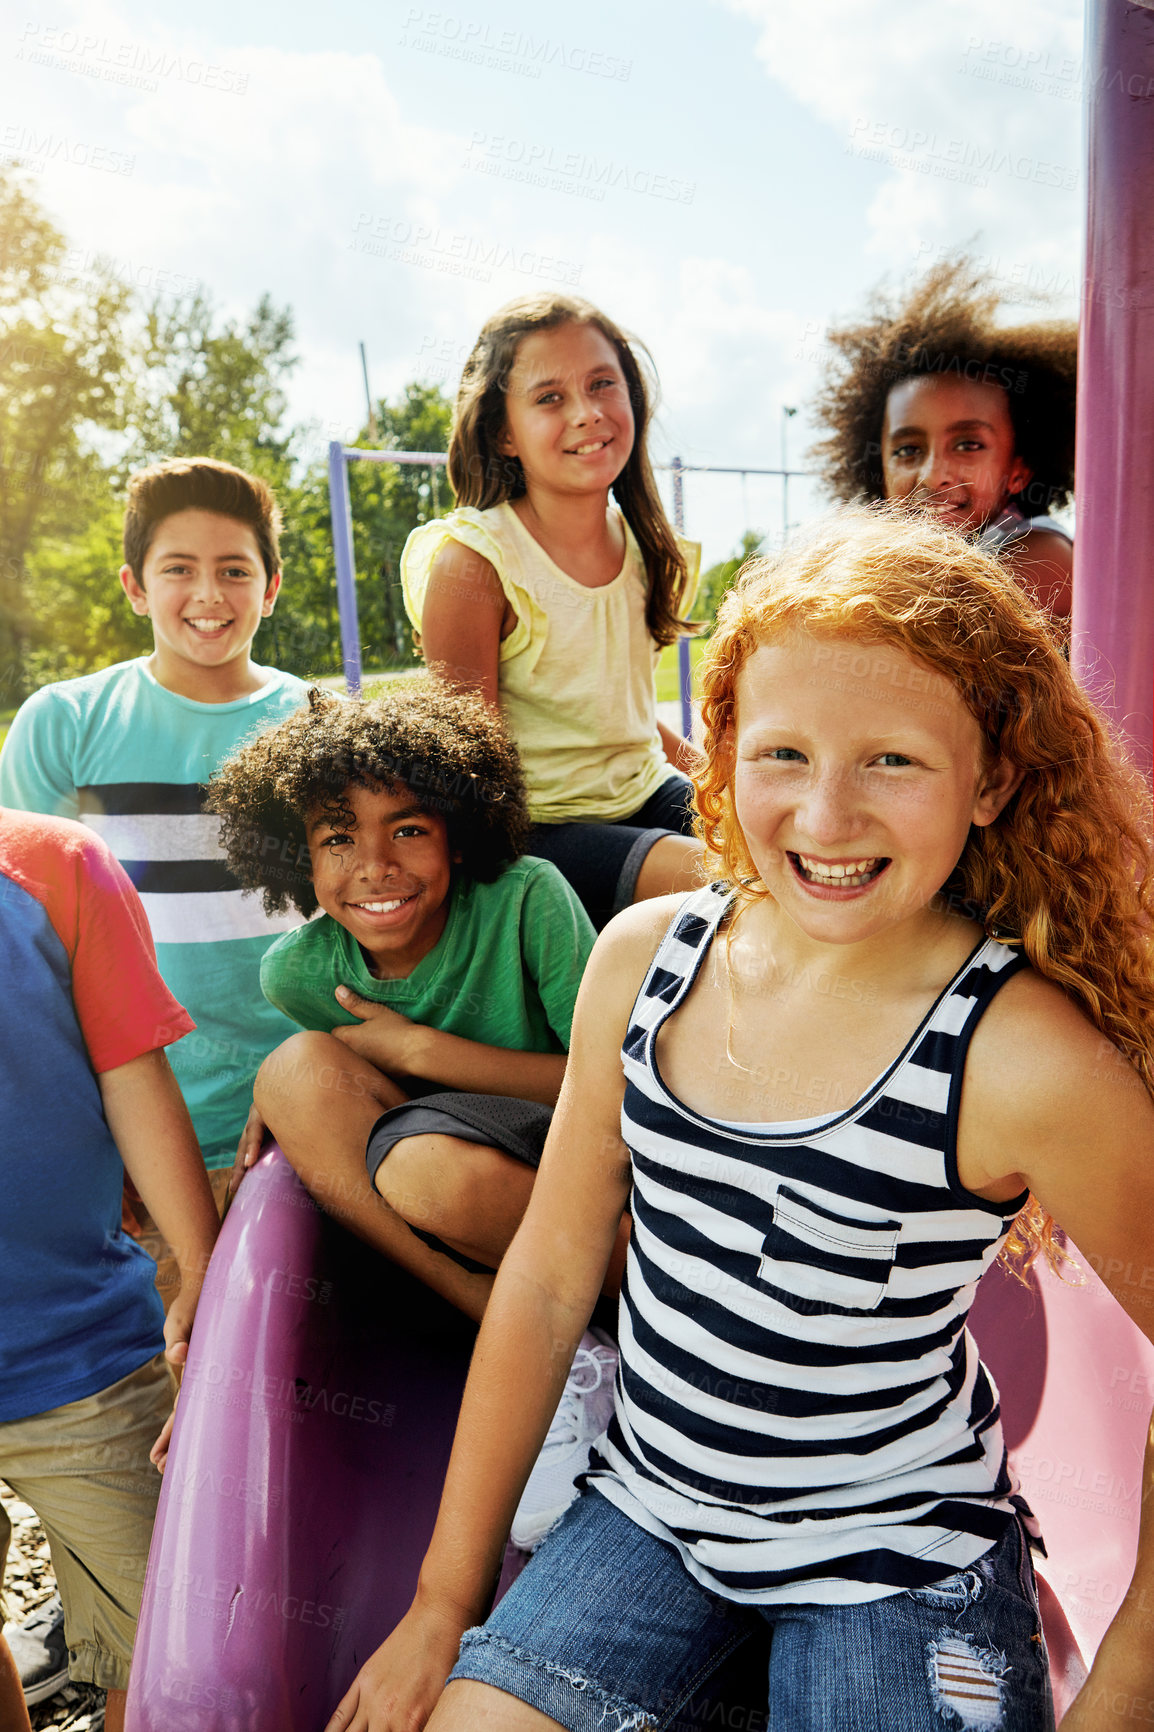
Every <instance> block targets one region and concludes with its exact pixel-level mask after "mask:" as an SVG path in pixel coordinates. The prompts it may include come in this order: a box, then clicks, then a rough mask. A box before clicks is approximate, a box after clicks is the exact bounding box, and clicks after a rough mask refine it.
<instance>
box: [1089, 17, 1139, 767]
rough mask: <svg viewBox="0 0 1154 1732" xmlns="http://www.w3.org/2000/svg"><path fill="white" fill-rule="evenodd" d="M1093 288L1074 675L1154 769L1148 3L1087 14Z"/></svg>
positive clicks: (1091, 270)
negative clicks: (1152, 763)
mask: <svg viewBox="0 0 1154 1732" xmlns="http://www.w3.org/2000/svg"><path fill="white" fill-rule="evenodd" d="M1084 68H1085V70H1084V77H1085V91H1086V97H1085V101H1086V129H1085V131H1086V143H1087V176H1086V182H1087V184H1086V274H1085V280H1084V283H1083V287H1082V322H1081V329H1080V333H1079V353H1078V471H1077V494H1076V498H1077V518H1078V521H1077V532H1076V535H1075V540H1074V620H1073V643H1072V657H1071V659H1072V663H1073V667H1074V671H1075V673H1076V674H1077V675H1078V678H1079V679H1080V680H1081V682H1082V683H1083V684H1084V685H1085V686H1086V687H1087V688H1088V689H1089V690H1091V691H1092V692H1093V694H1094V696H1095V697H1097V698H1098V699H1099V701H1101V702H1104V703H1105V704H1106V705H1107V706H1108V707H1109V708H1110V709H1112V711H1113V714H1114V719H1115V721H1116V722H1117V723H1118V724H1119V726H1120V727H1122V728H1123V729H1124V730H1125V732H1126V734H1127V735H1128V737H1129V741H1130V744H1131V746H1132V748H1133V752H1134V758H1135V762H1136V763H1137V764H1138V766H1139V768H1140V769H1142V770H1143V771H1144V772H1145V773H1146V774H1149V773H1150V769H1151V759H1152V755H1154V716H1152V705H1151V689H1150V681H1151V671H1152V669H1154V582H1152V581H1151V558H1152V553H1151V550H1152V549H1154V445H1152V443H1151V438H1150V429H1151V427H1152V426H1154V346H1152V345H1151V343H1150V322H1151V319H1152V318H1154V223H1152V222H1151V220H1150V189H1151V187H1152V186H1154V0H1142V3H1141V4H1138V5H1132V4H1130V3H1129V0H1090V4H1089V5H1088V6H1087V8H1086V54H1085V61H1084Z"/></svg>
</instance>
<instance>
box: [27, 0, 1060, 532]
mask: <svg viewBox="0 0 1154 1732" xmlns="http://www.w3.org/2000/svg"><path fill="white" fill-rule="evenodd" d="M6 16H7V20H8V22H6V24H5V26H4V29H3V34H2V35H0V160H3V161H6V162H11V161H14V160H19V161H22V162H23V163H24V164H25V165H26V166H27V168H28V169H29V171H30V172H31V174H32V175H33V177H34V181H35V185H36V187H37V189H38V192H39V196H40V198H41V199H42V202H43V203H44V204H45V206H46V207H47V209H48V210H49V212H50V213H51V215H52V216H53V217H54V219H55V220H56V222H57V223H58V225H59V226H60V228H61V229H62V230H63V231H64V233H65V234H66V236H67V237H68V240H69V243H70V245H71V247H72V248H73V249H74V252H73V254H72V262H73V264H74V265H75V266H76V267H78V268H79V269H80V270H81V271H83V270H84V269H85V268H86V267H87V265H88V264H89V263H90V261H91V259H92V257H93V256H94V255H96V254H98V253H103V254H106V255H108V256H109V257H110V258H111V260H112V261H113V263H114V267H115V268H116V269H117V271H118V272H119V273H120V274H121V275H123V276H125V277H126V278H127V279H129V280H131V281H133V282H136V283H137V284H138V285H139V286H140V287H141V288H142V289H144V290H146V291H149V292H156V293H161V294H165V295H170V294H171V295H176V294H180V293H182V292H187V291H188V290H189V289H190V288H192V287H194V286H203V287H204V288H205V289H206V290H207V291H208V292H209V293H210V294H211V295H212V296H213V297H214V298H215V300H216V301H217V302H218V303H219V305H220V307H221V309H222V312H223V313H225V314H228V315H231V316H243V315H244V314H245V313H246V312H247V311H248V310H249V309H251V308H252V306H253V305H254V304H255V302H256V301H257V299H258V298H259V296H261V295H262V294H264V293H269V294H271V295H272V297H273V298H274V300H275V301H276V302H277V303H278V304H287V305H288V306H289V307H291V309H292V311H293V314H294V318H295V322H296V333H297V352H298V354H299V357H300V364H299V366H298V367H297V369H296V371H295V373H294V375H293V378H292V384H291V390H290V399H291V416H292V419H293V420H294V421H296V422H299V423H307V424H308V426H309V428H310V434H309V446H310V449H312V448H313V447H314V446H315V449H316V451H317V452H318V453H319V452H320V451H321V450H323V448H324V445H325V443H326V442H327V440H329V439H330V438H334V437H335V438H344V439H347V438H351V437H352V436H353V435H354V434H355V432H356V430H357V428H358V427H359V426H360V425H362V424H363V422H364V419H365V406H364V405H365V398H364V385H363V381H362V374H361V363H360V355H359V350H358V344H359V343H361V342H363V343H364V344H365V347H366V353H367V357H368V365H369V376H370V382H371V386H372V390H373V393H374V395H375V396H382V395H386V396H387V395H393V394H395V393H396V392H398V391H399V390H400V388H401V387H402V386H403V385H404V384H405V383H406V382H408V381H409V380H413V379H420V380H425V381H429V382H432V381H435V382H437V383H439V384H440V385H441V386H442V387H443V388H444V389H445V391H446V392H447V393H448V394H449V395H450V396H451V395H452V394H453V392H454V390H455V388H456V383H457V379H458V377H459V373H460V368H461V364H462V362H463V360H464V358H465V356H466V354H467V353H468V350H469V348H470V347H471V345H472V342H473V340H474V338H475V337H476V334H477V331H478V330H479V328H480V326H481V324H482V323H483V321H484V320H485V318H486V317H487V316H488V315H489V314H490V313H491V312H492V311H494V310H495V309H496V307H498V306H499V305H500V304H501V303H502V302H503V301H505V300H508V299H510V298H511V297H513V296H514V295H517V294H521V293H524V292H527V291H529V290H532V289H537V288H542V287H556V288H558V289H560V290H562V291H568V292H570V293H576V294H580V295H582V296H585V297H586V298H588V299H590V300H592V301H594V302H596V303H597V304H598V305H600V306H603V307H604V308H605V310H606V311H607V312H608V313H609V314H610V315H611V316H612V317H613V318H614V319H616V320H617V322H618V323H619V324H621V325H623V326H625V327H626V328H627V329H629V330H630V331H632V332H634V333H635V334H636V335H637V336H639V337H640V338H641V339H642V340H643V341H644V343H645V344H646V346H647V347H648V349H649V350H650V352H651V354H652V356H653V359H654V362H655V364H656V367H657V371H658V374H659V376H660V381H661V406H660V410H659V414H658V418H657V423H656V426H655V430H654V434H653V439H652V446H651V454H652V455H653V457H654V459H655V461H658V462H661V461H668V459H669V458H670V457H671V456H673V455H674V454H677V455H678V456H680V458H681V459H682V461H683V462H684V463H685V464H687V465H693V464H697V465H717V466H729V467H740V466H741V465H743V464H745V465H748V466H749V467H750V468H751V469H757V468H777V467H780V466H781V463H782V440H783V432H784V433H785V435H786V438H787V452H786V454H787V457H788V460H789V463H790V466H791V467H804V465H805V451H806V448H807V446H808V444H809V442H810V440H811V438H812V437H813V427H812V423H810V422H809V421H808V419H807V405H808V404H809V403H810V402H811V401H812V399H813V396H814V394H815V392H816V390H817V388H818V386H819V383H820V380H821V376H822V368H823V365H824V364H825V359H826V354H827V351H826V348H825V344H824V333H825V331H826V329H827V327H828V325H829V323H830V322H831V321H835V322H836V321H838V320H840V319H844V318H846V317H847V316H852V315H853V314H854V313H855V312H857V311H858V310H860V309H861V308H862V306H863V305H864V303H865V301H866V299H867V297H868V295H869V293H870V292H871V290H872V289H874V288H875V287H877V286H878V285H881V284H884V285H886V286H888V287H891V288H892V287H895V286H898V285H900V284H902V283H904V282H908V281H910V280H911V279H912V278H913V277H914V276H916V275H917V274H918V273H919V272H920V271H922V270H924V269H925V268H926V267H927V265H929V264H930V263H932V262H933V261H934V260H936V259H937V258H940V257H941V256H942V254H943V253H944V252H946V251H948V250H950V249H953V248H957V247H959V246H968V247H969V249H970V250H971V251H972V252H973V253H974V254H976V255H977V256H978V257H979V258H980V259H982V260H983V261H985V263H986V264H987V266H988V268H989V270H990V271H991V272H992V273H993V275H994V276H995V277H996V279H997V280H998V282H999V285H1000V286H1001V288H1002V289H1003V292H1004V295H1005V301H1006V317H1007V318H1010V319H1015V320H1016V319H1024V318H1028V317H1030V316H1034V315H1037V314H1039V313H1041V314H1042V315H1043V316H1069V315H1074V314H1076V312H1077V300H1078V282H1079V272H1080V262H1081V245H1082V221H1083V199H1084V194H1083V182H1084V172H1083V162H1082V143H1081V55H1082V7H1081V5H1080V4H1077V3H1075V0H936V3H935V4H934V5H927V4H926V0H886V4H884V5H883V4H881V3H880V0H816V3H815V0H661V3H660V4H658V3H652V0H624V3H623V0H615V3H612V4H611V3H610V0H587V3H586V4H585V5H583V6H582V7H581V8H579V9H578V8H570V7H561V6H559V5H556V4H554V5H542V4H541V0H492V3H491V4H490V3H487V0H459V5H458V8H457V9H456V10H453V9H450V8H447V7H444V6H437V7H432V6H426V5H423V4H420V3H417V0H415V3H413V4H408V3H405V4H393V3H391V0H384V3H383V4H382V3H381V0H339V4H329V5H327V6H326V5H323V4H318V3H317V0H310V3H309V4H307V5H306V4H303V3H302V0H275V3H273V0H227V3H226V0H198V4H197V5H196V7H195V8H185V7H180V8H179V9H178V8H177V7H176V6H174V5H173V4H172V0H149V4H144V3H143V0H17V3H16V4H14V5H13V6H11V7H9V8H8V9H7V14H6ZM787 407H788V408H793V409H796V410H797V414H796V415H795V416H793V417H787V416H786V415H785V414H784V410H785V409H786V408H787ZM823 504H824V499H823V496H822V494H821V492H820V490H819V488H818V487H817V485H816V483H814V482H812V481H810V480H807V479H798V480H795V481H793V482H791V484H790V489H789V498H788V508H789V518H790V521H791V522H798V521H802V520H804V519H806V518H807V517H809V516H812V515H814V514H815V513H817V512H818V511H820V510H821V509H822V507H823ZM685 522H686V531H687V533H688V534H690V535H691V536H694V537H696V538H697V539H699V540H700V541H702V543H703V546H704V552H705V557H706V560H707V561H712V560H714V559H719V558H724V557H726V556H727V555H729V554H730V553H731V552H733V551H735V550H736V548H737V545H738V543H739V542H740V540H741V536H742V534H743V532H744V531H745V530H746V529H756V530H758V531H761V532H762V533H764V534H765V535H766V536H767V537H769V538H770V539H771V540H772V539H773V538H775V537H777V536H779V535H780V533H781V529H782V523H783V500H782V488H781V483H780V481H779V480H777V479H776V478H768V477H757V476H754V475H749V476H748V477H747V478H746V479H745V480H744V481H742V480H741V479H740V478H739V477H738V476H722V475H694V474H690V475H688V476H687V478H686V481H685Z"/></svg>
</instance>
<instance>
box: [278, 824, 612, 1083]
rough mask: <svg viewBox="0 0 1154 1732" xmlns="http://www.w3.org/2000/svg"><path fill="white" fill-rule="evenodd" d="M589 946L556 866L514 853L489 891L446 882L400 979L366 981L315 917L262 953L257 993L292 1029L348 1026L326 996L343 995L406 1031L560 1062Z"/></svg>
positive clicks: (341, 939) (342, 934) (347, 936)
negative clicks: (428, 928)
mask: <svg viewBox="0 0 1154 1732" xmlns="http://www.w3.org/2000/svg"><path fill="white" fill-rule="evenodd" d="M594 936H595V935H594V932H593V928H592V926H591V925H590V923H589V918H588V916H587V915H586V913H585V910H584V909H583V908H582V906H581V904H580V902H578V900H577V897H576V896H575V894H574V893H573V891H572V890H571V889H570V888H569V886H568V884H567V883H566V882H565V880H564V879H563V878H562V876H561V874H560V873H559V872H558V871H557V869H556V867H555V866H553V865H552V864H551V863H550V862H549V861H548V860H538V859H535V858H534V857H533V856H531V855H526V856H524V857H523V858H522V859H520V860H514V861H513V862H512V863H511V864H510V865H508V866H506V867H505V869H504V871H503V872H502V873H501V875H500V877H499V878H497V879H496V880H495V881H494V882H493V883H492V884H480V883H477V882H476V881H475V880H472V879H459V880H458V881H457V882H456V884H455V885H454V886H453V889H452V890H451V891H450V901H449V917H448V919H447V921H446V922H445V930H444V931H443V932H442V934H441V936H440V938H439V939H438V940H437V943H436V944H435V945H434V947H433V949H432V950H430V952H429V954H428V955H427V956H423V957H422V958H421V960H420V962H418V964H417V966H416V967H415V968H414V970H413V972H412V973H411V974H410V975H408V976H406V978H405V979H404V980H377V979H376V978H375V977H374V976H373V975H371V974H370V973H369V970H368V966H367V964H366V962H365V959H364V956H363V954H362V952H361V948H360V945H359V944H358V943H357V941H356V939H355V938H354V937H353V936H352V934H351V933H350V932H347V931H346V930H345V928H344V927H343V926H341V925H339V924H338V923H337V921H335V920H333V919H332V917H331V916H330V915H328V914H324V915H321V916H320V918H319V919H316V920H310V921H309V923H308V925H307V926H300V927H298V928H297V929H296V931H295V932H286V933H285V934H284V936H283V938H278V939H277V941H276V943H275V944H272V945H270V946H269V948H268V950H267V951H266V952H265V957H264V961H263V962H262V963H261V970H260V983H261V986H262V987H263V989H264V993H265V996H266V998H267V999H268V1000H269V1002H270V1003H271V1004H274V1005H275V1006H276V1007H277V1009H278V1010H282V1011H284V1013H285V1015H286V1016H291V1017H292V1018H293V1020H294V1021H295V1022H299V1023H300V1024H301V1026H302V1027H303V1028H311V1029H323V1030H328V1029H332V1028H337V1027H338V1026H340V1025H341V1024H348V1023H355V1022H356V1021H357V1020H358V1018H357V1017H355V1016H353V1015H351V1014H350V1013H349V1012H348V1011H347V1010H344V1009H343V1008H342V1007H341V1005H340V1003H339V1002H338V1000H337V999H336V998H334V996H333V994H334V991H335V989H336V988H337V987H338V986H342V985H343V986H351V987H352V988H353V990H354V992H359V993H361V994H362V996H363V997H365V998H371V999H373V1000H374V1002H376V1003H377V1004H387V1005H388V1006H389V1007H390V1008H391V1009H392V1010H397V1011H400V1013H401V1014H402V1016H407V1017H409V1018H410V1020H411V1021H413V1022H419V1023H423V1024H425V1025H426V1026H427V1027H431V1028H439V1029H442V1030H444V1031H445V1032H446V1033H448V1034H459V1035H463V1036H464V1037H465V1038H466V1039H467V1040H476V1041H481V1042H482V1043H483V1044H485V1045H486V1046H503V1047H509V1048H511V1049H512V1050H513V1051H514V1052H567V1051H568V1050H569V1033H570V1029H571V1026H572V1022H573V1004H574V1001H575V999H576V997H577V988H578V986H579V985H580V982H581V975H582V973H583V971H584V968H585V963H586V961H587V960H588V957H589V952H590V951H591V950H592V948H593V939H594Z"/></svg>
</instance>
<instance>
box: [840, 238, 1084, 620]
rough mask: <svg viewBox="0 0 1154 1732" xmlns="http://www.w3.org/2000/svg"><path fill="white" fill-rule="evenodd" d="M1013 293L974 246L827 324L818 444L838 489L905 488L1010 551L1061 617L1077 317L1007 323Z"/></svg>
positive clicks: (1064, 615) (1065, 594)
mask: <svg viewBox="0 0 1154 1732" xmlns="http://www.w3.org/2000/svg"><path fill="white" fill-rule="evenodd" d="M999 302H1000V296H999V294H998V291H997V289H996V288H995V287H994V286H993V285H992V284H991V282H990V281H989V280H988V278H987V277H986V276H985V275H984V274H983V273H982V271H981V270H980V269H979V268H978V267H977V266H976V265H975V264H974V263H973V261H972V260H970V259H968V258H964V257H962V258H954V259H947V260H945V261H943V262H942V263H941V264H938V265H935V266H934V267H933V268H932V269H931V270H929V271H927V273H926V275H925V276H924V277H923V278H922V280H921V281H920V282H919V283H918V284H916V285H915V287H914V288H913V289H912V290H911V291H910V292H909V293H908V294H907V295H906V296H905V297H904V298H902V299H898V298H889V299H887V298H886V297H884V296H882V295H880V294H879V295H877V296H875V298H874V300H873V303H872V304H871V306H870V309H869V312H868V314H867V316H866V317H865V318H864V319H861V320H857V321H855V322H853V323H850V324H845V325H841V326H835V327H833V328H832V329H831V330H830V331H828V332H827V335H826V340H827V342H828V344H829V347H830V350H831V359H830V362H829V367H828V370H827V376H826V381H825V385H824V387H823V389H822V391H821V393H820V395H819V397H818V400H817V403H816V405H815V409H814V413H815V416H816V418H817V420H818V421H819V422H821V423H824V425H825V426H826V428H827V429H828V431H827V433H826V436H825V438H824V439H822V440H821V441H820V442H819V443H818V444H817V445H816V446H815V448H814V455H815V456H816V457H817V459H818V461H819V463H820V465H821V471H822V473H823V475H824V478H825V482H826V485H827V487H828V488H829V491H830V492H831V493H832V494H833V495H834V497H835V498H836V499H840V500H843V501H849V500H853V499H862V498H864V499H895V500H897V499H900V500H905V501H907V502H908V503H909V504H912V505H916V506H920V507H922V508H923V509H924V510H926V511H928V512H930V513H932V514H933V516H935V517H936V518H937V520H938V521H939V522H941V523H944V524H948V525H949V526H950V527H951V528H953V529H956V530H959V531H960V532H961V533H962V534H963V535H967V536H969V537H971V538H972V539H974V540H976V541H977V543H978V545H979V546H981V547H985V548H988V549H990V550H992V551H1001V552H1002V553H1003V554H1004V557H1005V558H1006V560H1007V563H1008V564H1009V566H1010V568H1011V570H1012V571H1013V573H1014V575H1015V576H1016V577H1017V579H1018V581H1019V582H1020V583H1023V584H1024V585H1025V586H1026V588H1027V589H1028V590H1029V591H1030V593H1031V595H1033V597H1034V599H1035V600H1036V601H1038V602H1039V603H1040V604H1041V605H1042V606H1044V607H1046V608H1048V609H1049V610H1050V613H1051V615H1052V617H1053V618H1054V620H1055V621H1056V622H1058V623H1059V624H1060V625H1061V624H1065V623H1066V622H1068V620H1069V617H1070V577H1071V571H1072V567H1073V549H1072V544H1071V541H1070V537H1069V535H1068V533H1067V531H1066V530H1065V529H1064V528H1063V527H1062V525H1061V524H1060V523H1059V522H1057V521H1056V519H1054V518H1052V517H1050V516H1049V515H1048V514H1049V512H1050V510H1051V508H1052V507H1054V506H1061V505H1064V504H1066V503H1067V502H1068V501H1069V499H1070V497H1071V494H1072V491H1073V486H1074V386H1075V377H1076V371H1077V350H1078V331H1077V326H1076V325H1075V324H1074V323H1073V321H1072V320H1052V321H1048V322H1047V321H1040V322H1035V323H1033V324H1029V325H1020V326H1014V327H1010V326H1006V325H1002V324H999V323H997V319H996V315H997V312H998V308H999Z"/></svg>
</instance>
